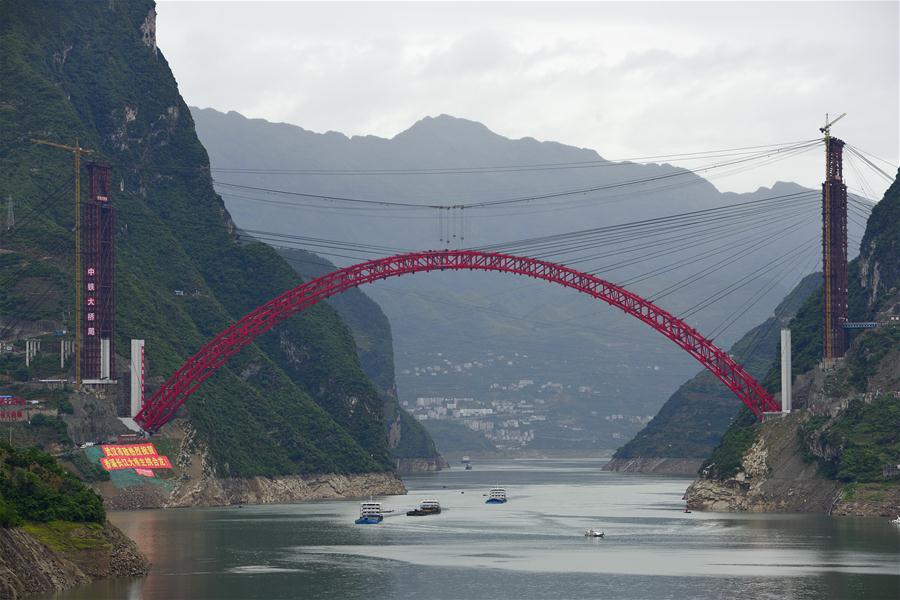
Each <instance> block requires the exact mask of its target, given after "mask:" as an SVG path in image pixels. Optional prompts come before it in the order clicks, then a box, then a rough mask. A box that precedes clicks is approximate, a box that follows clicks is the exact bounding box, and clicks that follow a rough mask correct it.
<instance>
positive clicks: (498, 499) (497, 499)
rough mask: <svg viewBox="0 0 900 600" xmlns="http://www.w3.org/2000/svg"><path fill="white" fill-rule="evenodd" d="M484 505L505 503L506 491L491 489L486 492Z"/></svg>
mask: <svg viewBox="0 0 900 600" xmlns="http://www.w3.org/2000/svg"><path fill="white" fill-rule="evenodd" d="M484 503H485V504H504V503H506V490H505V489H503V488H492V489H491V491H489V492H488V499H487V500H485V502H484Z"/></svg>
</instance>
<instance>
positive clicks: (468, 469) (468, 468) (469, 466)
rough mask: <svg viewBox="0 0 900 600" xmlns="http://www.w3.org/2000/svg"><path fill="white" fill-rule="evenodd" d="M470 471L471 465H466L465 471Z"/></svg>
mask: <svg viewBox="0 0 900 600" xmlns="http://www.w3.org/2000/svg"><path fill="white" fill-rule="evenodd" d="M471 470H472V463H466V471H471Z"/></svg>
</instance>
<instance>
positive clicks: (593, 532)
mask: <svg viewBox="0 0 900 600" xmlns="http://www.w3.org/2000/svg"><path fill="white" fill-rule="evenodd" d="M604 535H605V534H604V533H603V532H602V531H600V530H599V529H594V528H593V527H591V528H590V529H588V530H587V531H585V532H584V537H591V538H602V537H603V536H604Z"/></svg>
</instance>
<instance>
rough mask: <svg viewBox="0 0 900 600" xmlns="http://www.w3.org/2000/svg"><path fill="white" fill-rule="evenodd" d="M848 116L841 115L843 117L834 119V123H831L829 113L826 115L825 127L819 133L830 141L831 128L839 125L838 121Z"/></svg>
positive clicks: (820, 128)
mask: <svg viewBox="0 0 900 600" xmlns="http://www.w3.org/2000/svg"><path fill="white" fill-rule="evenodd" d="M846 116H847V113H841V116H839V117H837V118H836V119H834V120H832V121H829V120H828V113H825V127H819V131H821V132H822V133H824V134H825V139H826V140H828V138H830V137H831V126H832V125H834V124H835V123H837V122H838V121H840V120H841V119H843V118H844V117H846Z"/></svg>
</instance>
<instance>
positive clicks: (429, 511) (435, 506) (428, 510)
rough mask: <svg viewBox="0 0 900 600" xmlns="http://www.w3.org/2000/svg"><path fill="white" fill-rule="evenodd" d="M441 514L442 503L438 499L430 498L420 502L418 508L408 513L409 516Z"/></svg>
mask: <svg viewBox="0 0 900 600" xmlns="http://www.w3.org/2000/svg"><path fill="white" fill-rule="evenodd" d="M439 514H441V504H440V502H438V501H437V500H434V499H432V498H429V499H427V500H422V501H421V502H419V506H418V508H415V509H413V510H411V511H409V512H407V513H406V516H407V517H427V516H428V515H439Z"/></svg>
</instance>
